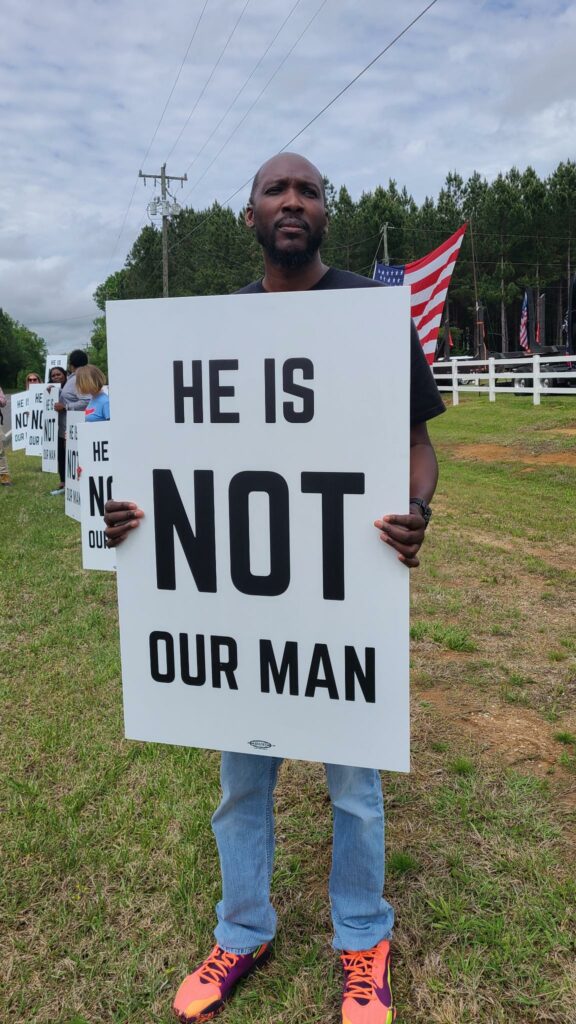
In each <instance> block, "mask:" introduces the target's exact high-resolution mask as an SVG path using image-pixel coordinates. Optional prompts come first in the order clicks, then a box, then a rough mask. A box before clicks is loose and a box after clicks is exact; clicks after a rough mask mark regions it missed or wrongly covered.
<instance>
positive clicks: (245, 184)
mask: <svg viewBox="0 0 576 1024" xmlns="http://www.w3.org/2000/svg"><path fill="white" fill-rule="evenodd" d="M437 2H438V0H431V3H429V4H428V5H427V6H426V7H424V8H423V9H422V10H421V11H420V13H419V14H418V15H417V16H416V17H415V18H413V19H412V21H410V22H409V23H408V24H407V25H406V26H405V27H404V28H403V29H402V31H401V32H399V33H398V34H397V35H396V36H394V38H393V39H392V40H391V41H390V42H389V43H388V44H387V45H386V46H385V47H384V49H383V50H381V51H380V53H378V54H377V55H376V56H375V57H374V58H373V59H372V60H371V61H370V62H369V63H368V64H366V66H365V67H364V68H362V70H361V71H359V72H358V74H357V75H355V76H354V78H352V79H351V80H350V81H349V82H348V84H347V85H345V86H344V88H343V89H340V91H339V92H338V93H337V94H336V96H334V98H333V99H331V100H330V102H329V103H327V104H326V105H325V106H324V107H323V108H322V110H320V111H319V112H318V113H317V114H316V115H315V116H314V117H313V118H311V120H310V121H308V123H307V124H306V125H305V126H304V128H302V129H301V130H300V131H299V132H297V134H296V135H294V136H293V137H292V138H291V139H290V141H289V142H287V143H286V144H285V145H284V146H282V149H281V150H280V152H283V151H284V150H285V149H287V148H288V146H290V145H291V144H292V143H293V142H294V140H295V139H297V138H299V136H300V135H302V134H303V132H305V131H306V129H307V128H309V127H310V125H311V124H314V122H315V121H317V120H318V118H319V117H321V116H322V114H323V113H324V112H325V111H326V110H328V108H329V107H331V106H332V105H333V104H334V103H335V102H336V100H337V99H339V97H340V96H342V95H343V94H344V93H345V92H347V90H348V89H350V87H351V86H352V85H354V83H355V82H357V81H358V79H359V78H361V77H362V75H364V74H365V73H366V72H367V71H368V70H369V69H370V68H371V67H372V66H373V65H374V64H375V63H376V61H378V60H380V58H381V57H383V56H384V54H385V53H387V52H388V51H389V50H390V49H391V48H392V47H393V46H394V45H395V43H397V42H398V41H399V40H400V39H401V38H402V37H403V36H404V35H406V33H407V32H408V31H409V30H410V29H411V28H412V26H413V25H415V24H416V22H418V21H420V19H421V18H423V17H424V15H425V14H426V13H427V11H429V10H430V9H431V8H432V7H434V5H435V4H436V3H437ZM325 3H326V0H324V2H323V3H322V4H321V5H320V7H319V8H318V11H317V12H316V14H318V13H319V12H320V10H321V9H322V7H323V6H324V4H325ZM314 17H316V15H314ZM311 20H314V19H311ZM309 24H310V22H309ZM306 28H308V26H306ZM300 38H301V36H300V37H299V39H300ZM299 39H298V40H297V42H298V41H299ZM295 45H296V44H295ZM290 52H291V51H290ZM287 56H288V55H287ZM267 84H268V83H267ZM265 88H266V87H265ZM260 95H261V94H260ZM258 98H259V97H258ZM250 109H251V108H250ZM247 113H249V111H248V112H247ZM240 123H242V122H240ZM237 127H239V125H238V126H237ZM234 130H235V131H236V129H234ZM221 152H222V150H219V152H218V153H217V154H216V157H215V159H216V158H217V157H218V156H219V155H220V153H221ZM212 162H214V161H212ZM211 166H212V165H211V164H209V166H208V167H207V168H206V171H205V172H204V174H206V172H207V171H208V169H209V167H211ZM253 177H254V175H251V176H250V178H248V179H247V180H246V181H245V182H243V183H242V185H240V186H239V187H238V188H237V189H235V190H234V192H232V193H231V195H229V196H228V198H227V199H225V200H224V201H223V202H222V203H220V204H219V205H221V206H227V205H228V203H230V202H231V200H232V199H234V198H235V197H236V196H237V195H238V193H239V192H241V191H242V189H243V188H246V186H247V185H249V184H250V182H251V181H252V179H253ZM200 180H201V179H198V181H200ZM198 181H196V182H195V183H194V185H193V186H192V189H191V191H192V190H193V189H194V188H195V187H196V185H197V184H198ZM209 216H210V213H207V214H206V217H209ZM205 219H206V218H205ZM201 226H202V224H199V225H197V226H196V227H195V228H193V229H192V231H190V232H189V233H188V235H185V236H184V238H182V239H180V241H179V242H178V243H177V245H180V244H181V243H182V242H183V241H185V239H186V238H188V237H190V235H192V234H194V233H195V232H196V231H197V230H198V229H199V228H200V227H201ZM177 245H176V246H174V247H172V248H173V249H175V248H176V247H177Z"/></svg>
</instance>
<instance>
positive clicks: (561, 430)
mask: <svg viewBox="0 0 576 1024" xmlns="http://www.w3.org/2000/svg"><path fill="white" fill-rule="evenodd" d="M541 433H542V434H561V435H562V436H563V437H576V427H552V429H551V430H542V431H541Z"/></svg>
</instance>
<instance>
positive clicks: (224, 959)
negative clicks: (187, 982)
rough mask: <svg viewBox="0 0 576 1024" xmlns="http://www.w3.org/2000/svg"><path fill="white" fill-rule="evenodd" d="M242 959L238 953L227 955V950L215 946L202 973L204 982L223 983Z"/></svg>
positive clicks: (201, 976) (201, 977)
mask: <svg viewBox="0 0 576 1024" xmlns="http://www.w3.org/2000/svg"><path fill="white" fill-rule="evenodd" d="M239 959H240V957H239V956H237V955H236V953H227V952H226V950H225V949H220V948H219V946H215V947H214V949H213V950H212V952H211V954H210V956H209V957H208V959H207V961H206V963H205V965H204V967H203V968H202V969H201V971H200V975H199V976H200V979H201V980H202V981H214V982H216V984H218V982H219V981H222V980H223V979H224V978H225V977H226V975H227V974H228V971H230V970H231V969H232V968H233V967H234V965H235V964H237V963H238V960H239Z"/></svg>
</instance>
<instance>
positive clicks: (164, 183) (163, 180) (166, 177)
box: [138, 164, 188, 299]
mask: <svg viewBox="0 0 576 1024" xmlns="http://www.w3.org/2000/svg"><path fill="white" fill-rule="evenodd" d="M138 177H139V178H143V179H144V184H146V179H147V178H153V179H154V184H156V182H157V181H158V179H160V192H161V196H162V295H163V297H164V298H165V299H167V298H168V218H169V216H170V213H171V212H172V211H171V210H170V203H169V202H168V197H167V192H168V185H169V183H170V182H171V181H179V182H180V184H181V186H182V187H184V182H185V181H188V175H187V174H183V175H180V174H166V164H162V167H161V168H160V173H159V174H143V173H142V171H138ZM154 212H155V211H154ZM173 212H176V209H174V211H173Z"/></svg>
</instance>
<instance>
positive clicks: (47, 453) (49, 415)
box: [42, 384, 60, 473]
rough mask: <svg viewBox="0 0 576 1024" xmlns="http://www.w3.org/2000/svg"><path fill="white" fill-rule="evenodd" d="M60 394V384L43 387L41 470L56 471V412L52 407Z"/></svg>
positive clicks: (46, 471) (45, 471) (44, 471)
mask: <svg viewBox="0 0 576 1024" xmlns="http://www.w3.org/2000/svg"><path fill="white" fill-rule="evenodd" d="M59 395H60V385H59V384H51V385H50V390H48V388H44V419H43V424H42V472H43V473H57V472H58V413H57V412H56V409H55V408H54V404H55V402H57V401H58V397H59Z"/></svg>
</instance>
